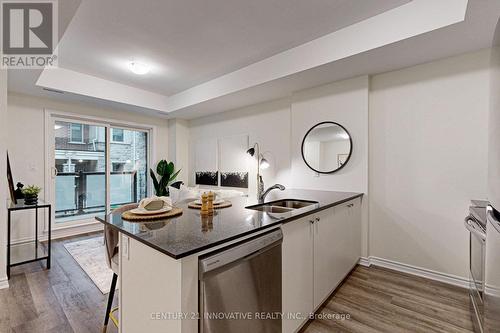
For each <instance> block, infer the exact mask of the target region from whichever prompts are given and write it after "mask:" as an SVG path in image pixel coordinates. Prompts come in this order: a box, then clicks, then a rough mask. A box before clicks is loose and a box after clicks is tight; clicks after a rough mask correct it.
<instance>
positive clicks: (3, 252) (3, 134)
mask: <svg viewBox="0 0 500 333" xmlns="http://www.w3.org/2000/svg"><path fill="white" fill-rule="evenodd" d="M7 128H8V126H7V70H5V69H0V189H1V190H0V230H2V232H0V288H2V287H6V286H7V285H8V284H7V282H6V281H7V275H6V274H7V272H6V270H5V267H6V265H7V233H6V232H4V231H6V230H7V210H6V207H7V193H8V187H7V177H6V175H7V161H6V153H5V152H6V150H7V144H6V143H7Z"/></svg>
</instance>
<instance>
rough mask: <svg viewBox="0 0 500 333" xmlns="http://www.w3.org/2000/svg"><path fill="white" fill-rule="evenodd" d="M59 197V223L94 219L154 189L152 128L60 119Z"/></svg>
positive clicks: (57, 136) (57, 145) (56, 174)
mask: <svg viewBox="0 0 500 333" xmlns="http://www.w3.org/2000/svg"><path fill="white" fill-rule="evenodd" d="M53 124H54V130H53V133H54V135H53V143H54V146H53V158H54V159H53V160H54V167H53V177H52V178H53V182H52V187H53V191H52V194H53V196H52V197H53V198H54V199H53V200H52V201H53V203H54V205H55V210H54V213H55V222H56V227H57V226H64V225H69V224H81V223H85V222H94V221H95V220H94V217H95V216H96V215H103V214H106V213H108V212H109V211H110V210H112V209H114V208H116V207H119V206H121V205H124V204H128V203H134V202H139V201H140V200H141V199H142V198H144V197H146V196H147V193H148V178H147V170H148V151H149V147H148V143H149V140H148V131H146V130H138V129H130V128H125V127H122V128H121V127H117V126H111V125H110V124H105V123H102V124H100V123H98V122H86V121H76V120H66V119H59V118H57V119H54V122H53Z"/></svg>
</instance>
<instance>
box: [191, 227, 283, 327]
mask: <svg viewBox="0 0 500 333" xmlns="http://www.w3.org/2000/svg"><path fill="white" fill-rule="evenodd" d="M282 241H283V234H282V232H281V229H278V230H275V231H271V232H269V233H266V234H264V235H260V236H257V238H253V239H250V240H248V241H245V242H244V243H240V244H237V245H234V246H231V247H229V248H226V249H223V250H221V251H217V252H215V253H210V254H207V255H206V256H203V257H200V260H199V295H200V296H199V297H200V299H199V307H200V321H199V324H200V327H199V328H200V329H199V332H201V333H225V332H227V333H233V332H260V333H281V244H282Z"/></svg>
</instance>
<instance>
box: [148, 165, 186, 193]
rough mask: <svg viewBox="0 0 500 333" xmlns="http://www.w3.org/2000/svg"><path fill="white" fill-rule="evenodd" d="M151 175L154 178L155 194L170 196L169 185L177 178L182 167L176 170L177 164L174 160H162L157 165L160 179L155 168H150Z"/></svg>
mask: <svg viewBox="0 0 500 333" xmlns="http://www.w3.org/2000/svg"><path fill="white" fill-rule="evenodd" d="M149 171H150V175H151V178H152V179H153V185H154V187H155V194H156V195H157V196H158V197H167V196H169V190H168V186H169V185H170V184H172V183H173V182H174V180H175V178H177V175H178V174H179V172H181V169H179V170H177V171H175V166H174V163H173V162H167V161H166V160H161V161H160V162H158V165H157V166H156V173H157V174H158V176H159V179H158V178H156V175H155V173H154V171H153V169H150V170H149Z"/></svg>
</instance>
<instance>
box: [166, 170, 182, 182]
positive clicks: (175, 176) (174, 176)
mask: <svg viewBox="0 0 500 333" xmlns="http://www.w3.org/2000/svg"><path fill="white" fill-rule="evenodd" d="M181 170H182V169H179V170H177V171H176V172H175V173H174V174H173V175H172V176H171V177H170V179H169V180H168V185H170V184H172V182H173V181H174V180H175V178H177V175H179V172H181Z"/></svg>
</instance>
